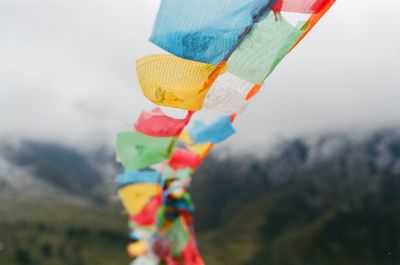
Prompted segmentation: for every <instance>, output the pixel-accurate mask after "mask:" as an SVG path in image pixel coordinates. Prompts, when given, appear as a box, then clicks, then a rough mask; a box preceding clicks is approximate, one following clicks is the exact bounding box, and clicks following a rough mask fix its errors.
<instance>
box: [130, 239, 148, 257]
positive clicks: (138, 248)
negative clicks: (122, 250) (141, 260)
mask: <svg viewBox="0 0 400 265" xmlns="http://www.w3.org/2000/svg"><path fill="white" fill-rule="evenodd" d="M127 250H128V254H129V256H131V257H137V256H140V255H143V254H146V252H147V244H146V242H144V241H136V242H133V243H130V244H129V245H128V247H127Z"/></svg>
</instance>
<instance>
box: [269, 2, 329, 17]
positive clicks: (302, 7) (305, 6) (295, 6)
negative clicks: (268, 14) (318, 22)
mask: <svg viewBox="0 0 400 265" xmlns="http://www.w3.org/2000/svg"><path fill="white" fill-rule="evenodd" d="M328 2H330V0H278V1H277V2H276V4H275V5H274V7H273V8H272V10H273V11H274V12H275V13H279V12H281V11H284V12H296V13H305V14H316V13H318V12H319V11H320V10H321V9H322V8H323V7H324V6H325V5H326V4H327V3H328Z"/></svg>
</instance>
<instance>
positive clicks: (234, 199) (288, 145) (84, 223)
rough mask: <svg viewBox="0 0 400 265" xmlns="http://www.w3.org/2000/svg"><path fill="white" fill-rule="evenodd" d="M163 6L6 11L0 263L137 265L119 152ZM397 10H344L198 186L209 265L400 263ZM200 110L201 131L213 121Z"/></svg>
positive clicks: (0, 86)
mask: <svg viewBox="0 0 400 265" xmlns="http://www.w3.org/2000/svg"><path fill="white" fill-rule="evenodd" d="M158 4H159V1H156V0H146V1H139V0H133V1H132V0H131V1H128V0H114V1H110V0H100V1H94V0H79V1H78V0H71V1H68V2H66V1H61V0H37V1H35V2H32V1H28V0H17V1H16V0H2V1H1V2H0V36H1V41H0V120H1V122H0V264H1V265H3V264H5V265H19V264H20V265H22V264H23V265H31V264H32V265H33V264H35V265H54V264H65V265H93V264H97V265H114V264H115V265H117V264H119V265H120V264H127V263H128V262H129V259H128V258H127V255H126V252H125V246H126V243H127V241H128V236H127V232H128V229H127V227H126V226H127V225H126V216H124V215H123V214H122V207H121V205H120V203H119V201H118V200H117V198H116V186H115V184H114V176H115V175H117V174H118V173H119V172H121V171H122V169H121V168H120V167H119V165H117V164H116V162H115V157H114V151H113V142H114V138H115V135H116V134H117V132H120V131H128V130H131V127H132V124H133V123H134V122H135V120H136V118H137V116H138V114H139V112H140V111H141V110H142V109H147V110H149V109H150V108H152V107H153V105H151V104H150V103H149V102H148V101H147V100H146V99H145V98H144V97H143V96H142V94H141V92H140V89H139V87H138V84H137V82H136V78H135V75H134V71H133V61H134V60H135V59H137V58H139V57H142V56H145V55H149V54H154V53H163V51H161V50H159V49H158V48H157V47H155V46H154V45H152V44H151V43H149V42H148V41H147V38H148V37H149V35H150V32H151V27H152V24H153V21H154V18H155V16H156V12H157V8H158ZM399 15H400V2H398V1H397V0H386V1H383V2H382V1H380V2H378V1H374V0H343V1H338V2H337V3H336V4H335V5H334V6H333V8H332V9H331V10H330V12H328V14H327V15H326V16H325V17H324V18H323V19H322V20H321V22H320V23H319V24H318V25H317V26H316V27H315V29H314V30H313V31H312V32H311V33H310V34H309V36H308V37H307V38H306V39H305V40H304V41H303V42H302V43H301V44H300V45H299V46H298V47H297V48H296V49H295V50H294V51H293V52H292V53H291V54H290V55H289V56H288V57H287V58H286V59H284V61H283V62H282V63H281V64H280V65H279V66H278V68H277V69H276V70H275V72H274V73H273V74H272V75H271V76H270V78H269V79H268V80H267V83H266V85H265V88H264V90H263V91H262V92H261V93H260V94H259V95H258V96H257V97H256V98H255V99H254V100H253V101H252V102H251V104H250V105H249V107H248V109H247V110H246V112H245V113H244V114H243V115H240V116H239V118H238V120H237V123H235V126H236V128H237V130H238V133H237V134H236V135H235V136H233V137H231V138H230V139H229V140H228V141H226V142H225V143H224V144H222V145H220V146H218V147H217V148H215V149H214V150H213V151H212V153H211V155H210V156H209V157H208V158H207V160H206V161H205V162H204V163H203V165H202V166H201V167H200V169H199V170H198V172H197V173H196V175H195V176H194V178H193V185H192V188H191V190H192V195H193V199H194V202H195V204H196V216H195V218H196V220H195V226H196V229H197V234H198V238H199V244H200V248H201V250H202V253H203V255H204V256H205V260H206V262H207V264H208V265H228V264H229V265H325V264H326V265H331V264H332V265H339V264H340V265H359V264H360V265H361V264H362V265H381V264H382V265H396V264H400V104H399V103H400V77H399V74H398V71H399V66H398V62H399V59H400V48H399V47H400V27H399V26H400V25H399V22H398V17H399ZM215 115H216V114H215V113H210V112H207V111H204V112H203V113H202V114H200V115H198V116H197V118H203V119H206V120H207V119H210V117H213V116H215Z"/></svg>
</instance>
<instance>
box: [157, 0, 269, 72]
mask: <svg viewBox="0 0 400 265" xmlns="http://www.w3.org/2000/svg"><path fill="white" fill-rule="evenodd" d="M273 2H274V1H272V0H229V1H221V0H217V1H215V0H201V1H200V0H162V1H161V5H160V8H159V11H158V15H157V20H156V22H155V25H154V27H153V32H152V35H151V38H150V41H151V42H153V43H154V44H156V45H158V46H159V47H161V48H163V49H164V50H166V51H168V52H170V53H172V54H174V55H176V56H179V57H181V58H185V59H189V60H193V61H198V62H204V63H208V64H212V65H217V64H219V63H220V62H221V61H223V60H224V59H225V57H227V56H228V54H229V52H230V51H231V50H232V49H233V48H234V47H235V45H236V44H237V43H238V41H239V40H240V37H241V35H242V34H243V32H244V31H245V29H247V28H248V27H250V26H251V25H252V24H253V23H254V20H255V18H257V17H259V16H260V15H262V14H266V13H268V11H270V9H271V6H272V4H273ZM200 10H201V11H200Z"/></svg>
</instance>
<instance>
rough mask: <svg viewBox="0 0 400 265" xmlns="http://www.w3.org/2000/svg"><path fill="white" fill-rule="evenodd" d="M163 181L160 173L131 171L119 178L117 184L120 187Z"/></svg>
mask: <svg viewBox="0 0 400 265" xmlns="http://www.w3.org/2000/svg"><path fill="white" fill-rule="evenodd" d="M160 180H161V174H160V172H158V171H156V170H153V169H146V170H129V171H126V172H125V173H124V174H122V175H119V176H117V178H116V182H117V184H118V185H120V186H125V185H129V184H135V183H159V182H160Z"/></svg>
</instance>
